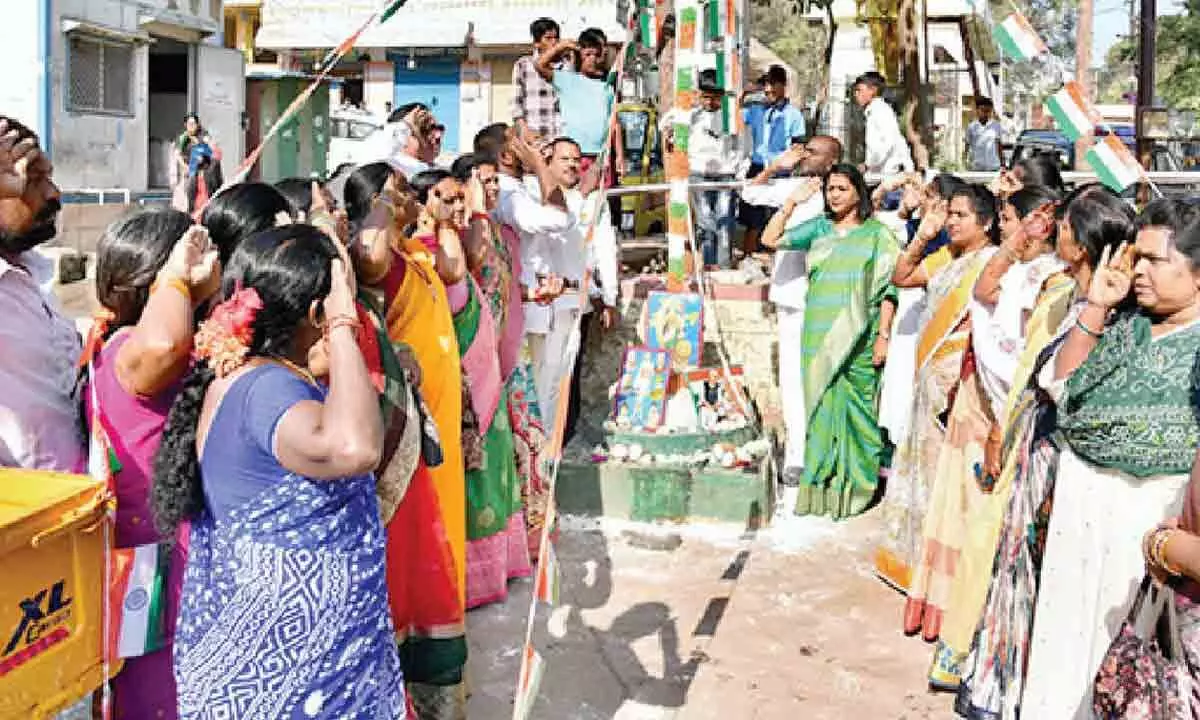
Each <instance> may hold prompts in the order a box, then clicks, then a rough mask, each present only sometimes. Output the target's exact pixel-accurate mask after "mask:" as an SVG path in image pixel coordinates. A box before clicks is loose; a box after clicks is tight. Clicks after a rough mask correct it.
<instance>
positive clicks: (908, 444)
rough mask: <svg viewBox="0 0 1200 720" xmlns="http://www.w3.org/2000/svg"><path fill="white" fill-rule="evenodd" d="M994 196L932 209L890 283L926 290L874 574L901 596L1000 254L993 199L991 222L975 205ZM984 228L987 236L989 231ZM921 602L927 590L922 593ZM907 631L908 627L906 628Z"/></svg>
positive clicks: (964, 195) (978, 193)
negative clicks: (945, 234)
mask: <svg viewBox="0 0 1200 720" xmlns="http://www.w3.org/2000/svg"><path fill="white" fill-rule="evenodd" d="M985 193H986V197H991V194H990V193H988V192H987V190H986V189H984V188H982V187H979V186H974V185H969V186H966V187H964V188H960V189H958V190H957V191H956V192H955V194H954V196H953V198H952V199H951V201H950V203H949V204H948V205H943V206H939V207H936V208H933V209H932V212H930V213H929V214H928V215H927V216H926V218H925V219H924V220H923V221H922V227H921V228H920V229H919V230H918V231H917V234H916V236H915V237H914V238H913V241H912V242H911V243H910V244H909V246H908V248H906V249H905V251H904V253H902V254H901V255H900V259H899V261H898V262H897V263H896V272H895V273H894V274H893V276H892V279H893V282H894V283H895V284H896V286H897V287H921V286H924V287H925V288H926V305H925V312H924V313H923V316H922V318H921V321H920V325H921V327H922V330H921V335H920V338H919V339H918V341H917V357H916V378H915V380H916V382H915V383H914V388H915V393H914V396H913V410H912V414H911V419H910V421H909V432H908V435H907V437H906V438H904V441H903V442H902V443H901V444H900V445H899V447H897V448H896V454H895V456H894V457H893V459H892V468H891V476H890V477H889V478H888V482H887V493H886V494H885V496H884V499H883V502H882V503H881V511H882V513H883V518H884V524H885V535H884V538H883V542H882V544H881V546H880V547H879V548H878V549H877V552H876V556H875V568H876V572H877V573H878V574H879V576H880V577H881V578H883V579H884V580H885V581H887V582H888V583H890V584H892V585H894V586H895V587H897V588H899V589H900V590H902V591H905V592H910V594H911V591H912V589H913V588H912V585H913V581H914V571H915V569H916V567H917V565H918V563H919V561H920V560H921V554H922V542H921V531H922V527H923V526H924V524H925V512H926V506H927V503H928V502H929V488H930V486H931V484H932V482H933V477H934V473H935V472H936V469H937V462H938V453H939V451H940V449H941V446H942V443H943V442H944V441H945V439H946V414H947V412H948V411H949V409H950V403H951V400H952V395H953V391H954V389H955V388H956V387H957V385H958V379H959V374H960V371H961V370H962V361H963V353H964V352H965V350H966V349H967V345H968V343H969V336H970V315H969V311H970V309H971V301H972V299H973V298H972V291H973V289H974V287H975V281H976V280H977V279H978V277H979V274H980V272H982V270H983V267H984V265H985V264H986V263H987V261H988V258H990V257H991V254H992V252H994V250H995V248H994V246H993V245H992V242H993V238H994V237H995V236H996V235H997V234H998V231H999V228H998V226H997V224H996V222H995V209H994V202H995V201H994V199H993V200H992V202H993V209H992V215H991V218H990V227H989V224H988V223H989V220H984V221H982V222H981V221H980V218H979V216H978V214H977V212H976V210H975V207H976V202H975V198H980V199H981V201H982V199H983V198H984V197H985ZM943 223H945V224H946V227H947V230H948V231H949V235H950V242H949V244H947V245H946V246H945V247H943V248H941V249H940V250H938V251H937V252H936V253H933V254H932V255H930V256H929V257H927V258H924V259H922V254H923V252H924V249H925V245H926V243H928V242H929V241H930V240H932V239H933V238H934V237H935V236H936V235H937V232H938V231H939V230H940V229H941V226H942V225H943ZM985 228H986V229H985ZM918 590H919V592H920V594H921V596H923V594H924V588H923V587H921V588H919V589H918ZM905 629H906V631H910V632H913V631H915V629H919V626H918V627H917V628H915V629H912V628H910V626H909V623H908V622H907V616H906V622H905Z"/></svg>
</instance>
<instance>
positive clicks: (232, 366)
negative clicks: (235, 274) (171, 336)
mask: <svg viewBox="0 0 1200 720" xmlns="http://www.w3.org/2000/svg"><path fill="white" fill-rule="evenodd" d="M262 309H263V301H262V298H261V297H259V294H258V291H257V290H255V289H254V288H243V287H242V286H241V285H240V284H239V285H238V288H237V289H236V290H235V291H234V293H233V295H231V296H230V297H229V299H228V300H225V301H224V302H222V303H220V304H219V305H217V306H216V307H214V308H213V309H212V312H211V313H210V314H209V316H208V319H207V320H205V321H204V322H202V323H200V329H199V330H198V331H197V332H196V342H195V351H194V354H195V356H196V358H197V359H199V360H204V361H206V362H208V365H209V367H211V368H212V370H213V372H214V373H216V376H217V377H225V376H226V375H228V374H229V373H231V372H233V371H234V370H237V369H238V368H240V367H241V366H242V365H244V364H246V355H248V354H249V352H250V343H251V342H253V340H254V318H255V317H257V316H258V311H259V310H262Z"/></svg>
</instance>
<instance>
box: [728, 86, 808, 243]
mask: <svg viewBox="0 0 1200 720" xmlns="http://www.w3.org/2000/svg"><path fill="white" fill-rule="evenodd" d="M762 84H763V95H764V96H765V100H766V103H765V105H763V106H758V107H748V108H746V109H744V110H743V111H742V119H743V120H744V121H745V122H746V127H748V128H749V129H750V137H751V141H752V142H753V145H752V146H751V147H753V148H754V150H753V152H752V153H751V155H750V172H749V174H748V177H756V176H757V175H758V174H759V173H761V172H762V171H763V169H764V168H766V167H768V166H769V165H770V164H771V163H772V162H773V161H774V160H775V159H776V158H778V157H779V156H780V155H782V154H783V153H785V152H787V150H788V148H790V147H791V146H792V143H793V142H795V141H803V138H804V137H805V135H806V134H807V133H806V128H805V126H804V113H802V112H800V109H799V108H797V107H796V106H794V105H792V104H791V102H790V101H789V100H788V96H787V70H784V69H783V67H782V66H781V65H772V66H771V67H770V68H768V69H767V74H766V75H765V76H764V77H763V78H762ZM773 210H774V208H763V207H759V206H756V205H746V204H743V205H742V212H741V216H742V224H744V225H745V226H746V236H745V239H744V244H743V248H742V249H743V250H744V251H745V253H746V254H747V255H748V254H750V253H752V252H754V251H756V250H757V249H758V236H759V235H760V234H762V229H763V228H764V227H766V226H767V221H768V220H770V219H771V214H772V211H773Z"/></svg>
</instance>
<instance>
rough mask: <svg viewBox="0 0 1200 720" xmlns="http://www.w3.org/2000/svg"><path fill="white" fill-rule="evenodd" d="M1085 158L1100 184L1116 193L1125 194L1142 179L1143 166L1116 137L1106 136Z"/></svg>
mask: <svg viewBox="0 0 1200 720" xmlns="http://www.w3.org/2000/svg"><path fill="white" fill-rule="evenodd" d="M1084 157H1085V158H1086V159H1087V161H1088V165H1091V166H1092V170H1094V171H1096V177H1098V178H1100V182H1102V183H1104V184H1105V185H1106V186H1108V187H1109V188H1110V189H1112V190H1114V191H1116V192H1123V191H1124V190H1125V188H1127V187H1129V186H1130V185H1132V184H1134V183H1135V182H1137V181H1138V180H1140V179H1141V177H1142V166H1141V164H1139V163H1138V161H1137V158H1135V157H1134V156H1133V153H1131V152H1129V148H1127V147H1125V143H1123V142H1121V141H1120V140H1119V139H1117V137H1116V136H1115V135H1107V136H1105V137H1104V139H1103V140H1101V141H1099V142H1097V143H1096V144H1095V145H1093V146H1092V147H1091V149H1089V150H1088V151H1087V155H1085V156H1084Z"/></svg>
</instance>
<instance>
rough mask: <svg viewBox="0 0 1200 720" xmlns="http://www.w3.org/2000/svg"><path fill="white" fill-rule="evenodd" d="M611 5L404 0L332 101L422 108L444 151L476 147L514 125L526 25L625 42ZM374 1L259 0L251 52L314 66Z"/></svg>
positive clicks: (371, 37)
mask: <svg viewBox="0 0 1200 720" xmlns="http://www.w3.org/2000/svg"><path fill="white" fill-rule="evenodd" d="M616 5H617V4H616V3H615V2H614V1H613V0H571V1H570V2H567V1H566V0H408V3H407V4H406V5H405V6H404V7H403V8H401V10H400V11H399V12H398V13H397V14H396V16H395V17H393V18H392V19H391V20H389V21H388V22H387V23H385V24H383V25H381V26H377V27H375V28H372V29H371V30H369V31H368V32H366V33H365V34H364V35H363V36H362V37H361V38H360V39H359V42H358V44H357V46H356V49H355V50H353V51H351V53H350V54H349V55H348V56H347V58H346V60H345V61H344V62H343V63H342V64H341V65H340V66H339V67H338V69H337V70H336V71H335V73H334V75H335V77H336V78H337V80H338V92H337V93H336V95H335V98H334V103H335V104H337V103H339V102H341V101H348V102H351V103H353V104H356V105H359V106H361V107H363V108H364V109H365V110H367V111H369V112H371V113H373V114H375V115H377V116H386V112H387V108H388V107H389V106H390V107H399V106H400V105H403V104H405V103H408V102H424V103H426V104H427V105H429V106H430V108H432V110H433V112H434V114H435V115H436V116H437V118H438V120H439V121H440V122H441V123H442V124H443V125H445V126H446V134H445V139H444V141H443V147H444V148H445V150H446V151H447V152H451V153H453V152H462V151H464V150H468V149H470V146H471V141H472V139H473V138H474V136H475V133H476V132H478V131H479V130H480V129H482V128H483V127H485V126H486V125H488V124H490V123H492V122H508V121H510V120H511V108H510V104H511V102H512V96H513V87H512V71H513V65H514V63H515V62H516V61H517V59H518V58H519V57H520V56H522V55H525V54H527V53H528V52H529V48H530V44H531V39H530V37H529V25H530V23H532V22H533V21H534V20H536V19H537V18H539V17H543V16H545V17H551V18H554V19H555V20H557V21H558V23H559V24H560V25H561V26H562V30H563V36H564V37H574V36H577V35H578V34H579V33H580V32H581V31H582V30H584V29H585V28H588V27H597V28H600V29H601V30H603V31H604V32H605V34H606V35H607V36H608V38H609V40H610V41H611V42H614V43H618V42H622V41H623V40H624V39H625V31H624V29H623V28H622V27H621V26H620V25H619V24H618V23H617V16H616V12H617V11H616ZM378 7H379V3H378V2H376V1H375V0H340V1H337V0H261V17H260V19H257V20H253V19H251V20H248V21H249V22H257V23H258V24H257V26H256V27H255V30H256V32H255V48H254V49H253V50H251V51H250V55H252V56H253V55H258V54H261V53H262V52H264V51H270V52H275V53H277V54H278V56H279V61H280V63H281V65H282V66H283V67H285V68H287V69H293V70H308V69H311V67H312V64H313V63H314V62H316V61H319V60H320V59H321V57H323V56H324V53H325V52H326V51H328V50H329V49H330V48H333V47H336V46H337V45H338V43H340V42H341V41H342V40H343V39H345V38H346V37H347V36H348V35H350V33H352V32H354V30H356V29H357V28H358V26H359V25H360V24H361V23H362V22H363V21H364V20H365V19H366V18H367V17H369V16H370V15H371V13H372V12H374V11H375V10H376V9H378Z"/></svg>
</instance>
